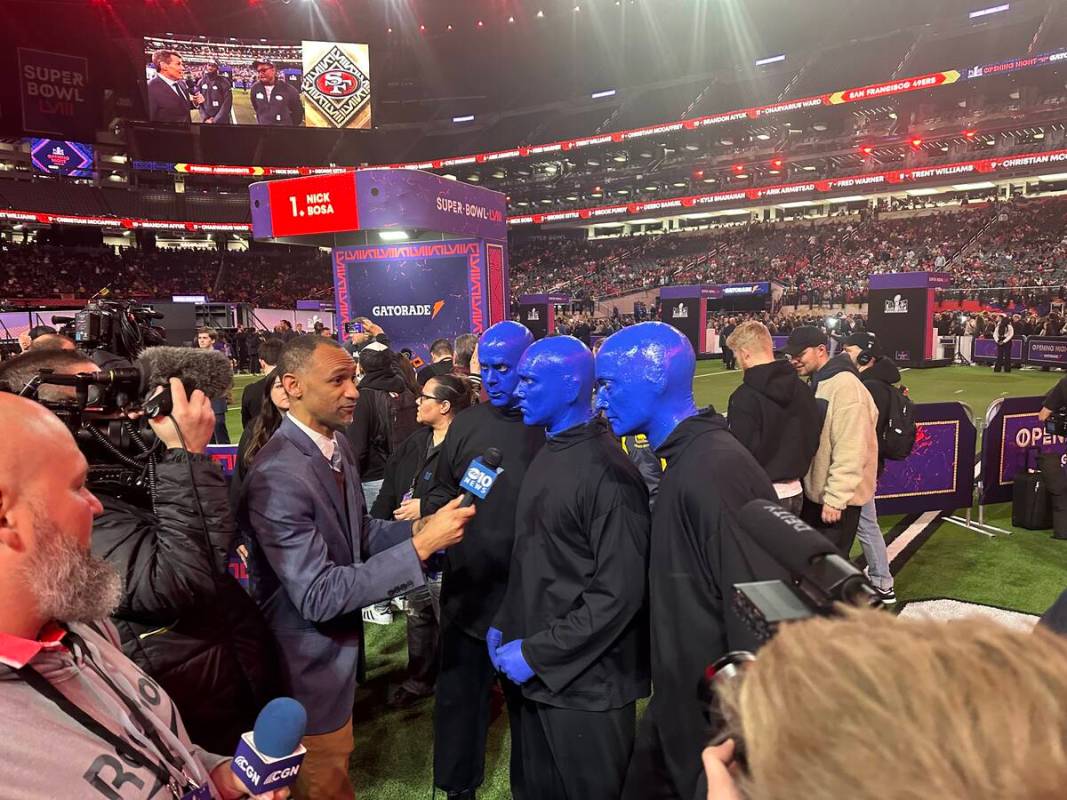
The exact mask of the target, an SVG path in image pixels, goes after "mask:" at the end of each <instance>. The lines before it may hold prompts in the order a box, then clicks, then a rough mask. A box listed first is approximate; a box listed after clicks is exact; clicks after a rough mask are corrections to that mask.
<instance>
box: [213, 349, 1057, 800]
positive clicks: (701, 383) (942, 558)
mask: <svg viewBox="0 0 1067 800" xmlns="http://www.w3.org/2000/svg"><path fill="white" fill-rule="evenodd" d="M258 377H259V376H246V375H239V376H237V378H236V381H235V389H234V399H233V405H231V410H230V411H229V412H228V414H227V424H228V427H229V430H230V436H231V439H232V440H233V441H234V442H236V441H238V439H239V438H240V433H241V425H240V399H241V398H240V395H241V392H242V391H243V389H244V386H246V385H247V384H248V383H250V382H252V381H253V380H256V379H258ZM1061 377H1062V373H1058V372H1051V373H1046V372H1034V371H1018V370H1017V371H1014V372H1012V373H1011V374H1009V375H1003V374H994V373H993V372H992V370H991V369H989V368H988V367H947V368H942V369H929V370H915V369H913V370H909V371H907V372H905V373H904V375H903V383H904V384H906V385H907V386H908V387H909V390H910V393H911V396H912V398H913V400H914V401H915V402H918V403H924V402H945V401H953V400H958V401H960V402H963V403H966V404H967V405H968V406H969V407H970V409H971V411H972V412H973V413H974V414H976V415H978V416H979V417H981V416H983V415H984V414H985V410H986V408H987V407H988V405H989V404H990V403H991V402H992V401H993V400H994V399H996V398H998V397H1003V396H1007V395H1011V396H1027V395H1044V394H1045V392H1047V391H1048V389H1050V388H1051V387H1052V386H1053V385H1054V384H1055V382H1056V381H1058V380H1059V379H1060V378H1061ZM740 382H741V371H740V370H737V371H734V372H729V371H725V370H723V368H722V362H720V361H702V362H698V364H697V377H696V379H695V380H694V396H695V398H696V401H697V403H698V405H707V404H709V403H710V404H713V405H714V406H715V408H716V409H718V410H719V411H725V410H726V407H727V401H728V399H729V396H730V394H731V393H732V392H733V390H734V389H735V388H737V386H738V385H739V384H740ZM899 519H900V518H899V517H891V518H890V517H887V518H885V519H882V520H880V522H881V523H882V528H883V530H887V529H888V528H889V527H891V526H892V525H893V524H895V523H896V522H897V521H899ZM987 521H989V522H991V523H992V524H994V525H996V526H998V527H1002V528H1006V529H1010V528H1011V525H1010V521H1011V509H1010V505H1008V504H1002V505H999V506H991V507H990V508H989V509H988V511H987ZM858 552H859V546H858V544H857V546H856V550H855V551H854V554H856V553H858ZM1064 587H1067V542H1061V541H1054V540H1051V539H1050V538H1049V533H1048V532H1043V531H1025V530H1017V531H1016V532H1015V534H1014V535H1013V536H1002V537H998V538H996V539H992V540H991V539H988V538H987V537H985V536H982V535H980V534H977V533H974V532H971V531H967V530H965V529H963V528H960V527H958V526H955V525H953V524H951V523H942V524H941V526H940V527H939V528H938V529H937V530H936V531H935V532H934V533H933V535H932V536H931V537H930V539H929V540H928V541H927V542H926V543H925V544H924V545H923V547H922V548H920V549H919V551H918V552H917V553H916V555H915V556H913V558H912V559H911V560H910V561H909V562H908V563H907V564H906V565H905V566H904V567H903V569H902V570H901V571H900V573H899V574H898V575H897V582H896V590H897V595H898V597H899V598H900V599H901V600H917V599H926V598H933V597H950V598H954V599H958V600H964V601H968V602H975V603H987V604H990V605H995V606H1000V607H1003V608H1010V609H1013V610H1018V611H1023V612H1027V613H1032V614H1036V613H1040V612H1042V611H1043V610H1044V609H1045V608H1047V607H1048V606H1049V605H1050V604H1051V603H1052V601H1053V600H1054V599H1055V598H1056V596H1057V595H1058V594H1059V593H1060V592H1061V591H1062V590H1063V589H1064ZM404 631H405V628H404V623H403V621H402V620H401V619H399V618H398V621H396V622H394V623H393V624H392V625H388V626H378V625H367V626H366V645H367V674H368V680H367V682H366V683H365V684H364V685H363V686H361V687H360V689H359V691H358V693H357V697H356V708H355V737H356V748H355V752H354V755H353V758H352V762H351V771H352V777H353V782H354V784H355V787H356V793H357V796H358V797H360V798H361V800H415V799H416V798H420V799H421V798H430V797H431V796H432V791H433V790H432V780H431V775H432V742H433V735H432V712H433V703H432V701H423V702H422V703H420V704H419V705H417V706H415V707H414V708H411V709H407V710H403V711H392V710H390V709H388V708H387V707H386V706H385V698H386V696H387V691H388V688H389V685H390V682H399V681H400V680H402V676H403V670H404V667H405V665H406V661H407V655H406V643H405V634H404ZM507 759H508V734H507V720H506V715H505V714H504V713H503V711H502V710H501V709H500V706H499V704H497V705H495V706H494V714H493V724H492V727H491V729H490V732H489V739H488V745H487V754H486V770H485V772H486V780H485V784H484V785H483V787H482V789H481V791H480V792H479V793H478V797H479V798H480V799H481V800H505V799H506V798H509V797H510V796H511V795H510V791H509V789H508V769H507ZM438 796H439V797H441V796H442V795H441V794H440V793H438Z"/></svg>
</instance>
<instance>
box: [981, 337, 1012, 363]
mask: <svg viewBox="0 0 1067 800" xmlns="http://www.w3.org/2000/svg"><path fill="white" fill-rule="evenodd" d="M996 360H997V343H996V342H994V341H993V340H992V339H972V340H971V361H984V362H986V363H989V364H992V363H993V362H995V361H996ZM1022 361H1023V340H1022V339H1012V341H1011V363H1012V364H1021V363H1022Z"/></svg>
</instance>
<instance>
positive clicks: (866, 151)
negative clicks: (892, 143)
mask: <svg viewBox="0 0 1067 800" xmlns="http://www.w3.org/2000/svg"><path fill="white" fill-rule="evenodd" d="M860 152H861V153H862V154H863V155H865V156H869V155H870V154H871V153H873V152H874V148H873V147H871V146H870V145H869V144H865V145H863V147H861V148H860Z"/></svg>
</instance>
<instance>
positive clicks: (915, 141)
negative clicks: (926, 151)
mask: <svg viewBox="0 0 1067 800" xmlns="http://www.w3.org/2000/svg"><path fill="white" fill-rule="evenodd" d="M911 146H912V147H914V148H915V149H916V150H918V149H919V148H920V147H922V146H923V140H922V139H920V138H919V137H918V136H916V137H915V138H914V139H912V140H911Z"/></svg>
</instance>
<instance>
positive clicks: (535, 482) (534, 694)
mask: <svg viewBox="0 0 1067 800" xmlns="http://www.w3.org/2000/svg"><path fill="white" fill-rule="evenodd" d="M649 525H650V520H649V511H648V492H647V491H646V490H645V485H644V482H643V481H642V480H641V475H640V473H638V471H637V468H636V467H635V466H634V465H633V464H632V463H631V462H630V459H628V458H627V457H626V454H625V453H623V452H622V451H621V450H620V449H619V445H618V442H617V441H616V440H615V438H614V437H613V436H612V434H611V431H610V430H609V429H608V425H607V422H605V421H604V420H602V419H595V420H593V421H592V422H589V423H586V424H584V425H579V426H576V427H574V428H571V429H570V430H567V431H564V432H562V433H561V434H559V435H558V436H553V437H549V438H548V442H547V444H545V446H544V447H542V448H541V452H539V453H538V454H537V455H536V456H535V457H534V460H533V461H532V462H531V463H530V467H529V469H527V470H526V477H525V478H524V479H523V482H522V489H521V490H520V491H519V499H518V505H517V506H516V513H515V549H514V551H513V552H512V556H511V571H510V574H509V578H508V588H507V593H506V594H505V596H504V601H503V604H502V605H501V607H500V611H499V613H498V614H497V616H496V620H495V624H494V627H497V628H499V629H500V630H501V632H502V633H503V634H504V636H503V640H504V641H505V642H509V641H512V640H514V639H522V640H523V644H522V652H523V655H524V656H525V658H526V660H527V662H528V663H529V665H530V667H531V669H533V671H534V672H535V673H536V675H535V677H534V678H533V679H531V680H529V681H527V682H526V683H525V684H523V685H522V693H523V695H525V696H526V697H527V698H529V699H530V700H534V701H536V702H538V703H544V704H546V705H550V706H558V707H561V708H573V709H579V710H582V711H606V710H608V709H612V708H621V707H623V706H625V705H627V704H628V703H632V702H634V701H635V700H637V698H639V697H646V696H647V695H648V692H649V689H650V686H649V665H648V616H647V608H646V605H645V600H646V588H647V579H648V536H649Z"/></svg>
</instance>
